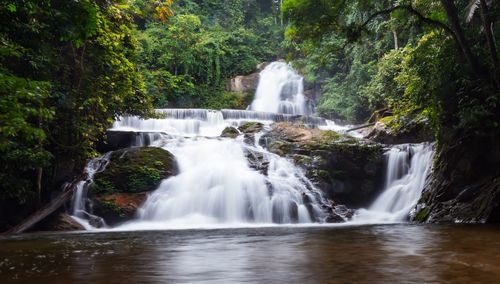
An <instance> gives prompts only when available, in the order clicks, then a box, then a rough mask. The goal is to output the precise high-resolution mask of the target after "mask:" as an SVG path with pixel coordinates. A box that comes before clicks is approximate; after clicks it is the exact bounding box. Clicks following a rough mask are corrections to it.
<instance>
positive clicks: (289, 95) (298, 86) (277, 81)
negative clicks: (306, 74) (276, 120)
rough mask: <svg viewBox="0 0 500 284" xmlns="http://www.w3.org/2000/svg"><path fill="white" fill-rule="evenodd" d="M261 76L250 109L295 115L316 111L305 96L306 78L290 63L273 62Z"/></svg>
mask: <svg viewBox="0 0 500 284" xmlns="http://www.w3.org/2000/svg"><path fill="white" fill-rule="evenodd" d="M259 76H260V79H259V85H258V87H257V92H256V93H255V99H254V101H253V102H252V104H251V105H250V108H249V109H250V110H253V111H263V112H273V113H285V114H293V115H310V114H312V113H313V112H314V110H313V107H312V106H311V103H310V102H309V100H308V99H307V98H306V97H305V96H304V78H302V76H300V75H299V74H297V72H296V71H295V70H293V68H292V67H291V66H290V65H289V64H287V63H285V62H281V61H278V62H273V63H271V64H269V65H268V66H267V67H266V68H265V69H264V70H262V72H260V74H259Z"/></svg>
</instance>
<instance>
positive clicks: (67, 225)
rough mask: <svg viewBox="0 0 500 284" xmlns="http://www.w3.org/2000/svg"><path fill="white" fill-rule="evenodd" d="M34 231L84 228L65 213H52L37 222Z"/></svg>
mask: <svg viewBox="0 0 500 284" xmlns="http://www.w3.org/2000/svg"><path fill="white" fill-rule="evenodd" d="M33 230H35V231H80V230H85V228H84V227H83V226H82V225H81V224H80V223H78V222H77V221H75V219H73V218H71V216H69V215H68V214H66V213H54V214H51V215H49V216H48V217H47V218H45V219H44V220H43V221H41V222H40V223H38V224H37V225H36V226H35V227H34V228H33Z"/></svg>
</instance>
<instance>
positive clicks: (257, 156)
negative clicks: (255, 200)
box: [245, 149, 269, 176]
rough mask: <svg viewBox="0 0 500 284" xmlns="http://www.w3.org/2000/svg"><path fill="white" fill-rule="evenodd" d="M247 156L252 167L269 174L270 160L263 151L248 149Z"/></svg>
mask: <svg viewBox="0 0 500 284" xmlns="http://www.w3.org/2000/svg"><path fill="white" fill-rule="evenodd" d="M245 152H246V157H247V160H248V165H249V166H250V168H252V169H254V170H256V171H259V172H260V173H261V174H263V175H265V176H267V174H268V170H269V161H268V160H267V159H266V158H265V157H264V154H263V153H262V152H258V151H253V150H251V149H246V150H245Z"/></svg>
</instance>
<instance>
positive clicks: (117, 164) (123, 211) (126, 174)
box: [89, 147, 177, 225]
mask: <svg viewBox="0 0 500 284" xmlns="http://www.w3.org/2000/svg"><path fill="white" fill-rule="evenodd" d="M176 174H177V165H176V162H175V158H174V156H173V155H172V154H171V153H170V152H168V151H166V150H164V149H161V148H155V147H145V148H130V149H124V150H119V151H115V152H113V153H112V154H111V157H110V161H109V164H108V165H107V166H106V169H105V170H104V171H102V172H100V173H97V174H96V175H95V177H94V183H93V184H91V185H90V187H89V196H90V197H91V198H92V201H93V204H94V212H93V213H94V214H96V215H98V216H100V217H102V218H104V220H105V222H106V223H107V224H108V225H113V224H116V223H119V222H123V221H127V220H129V219H131V218H132V217H133V216H134V215H135V212H136V210H137V208H138V207H139V206H140V205H141V203H142V202H143V201H144V199H145V198H146V196H147V193H148V192H150V191H153V190H155V189H156V188H157V187H158V185H159V184H160V182H161V181H162V180H163V179H166V178H168V177H170V176H173V175H176Z"/></svg>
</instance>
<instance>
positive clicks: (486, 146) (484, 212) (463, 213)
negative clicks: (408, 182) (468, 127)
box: [412, 133, 500, 223]
mask: <svg viewBox="0 0 500 284" xmlns="http://www.w3.org/2000/svg"><path fill="white" fill-rule="evenodd" d="M493 136H494V135H493ZM445 141H447V142H448V143H445ZM445 145H454V146H453V147H446V146H445ZM499 161H500V134H497V136H496V137H494V138H492V137H488V136H482V135H464V134H463V133H456V134H455V135H450V137H446V136H444V137H442V138H441V141H440V143H439V144H438V149H437V152H436V159H435V162H434V166H433V173H432V176H431V177H430V179H429V181H428V183H427V184H426V186H425V188H424V190H423V193H422V196H421V198H420V200H419V202H418V205H417V206H416V208H415V210H414V212H413V214H412V215H413V216H412V220H414V221H417V222H431V223H441V222H465V223H500V163H499Z"/></svg>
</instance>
